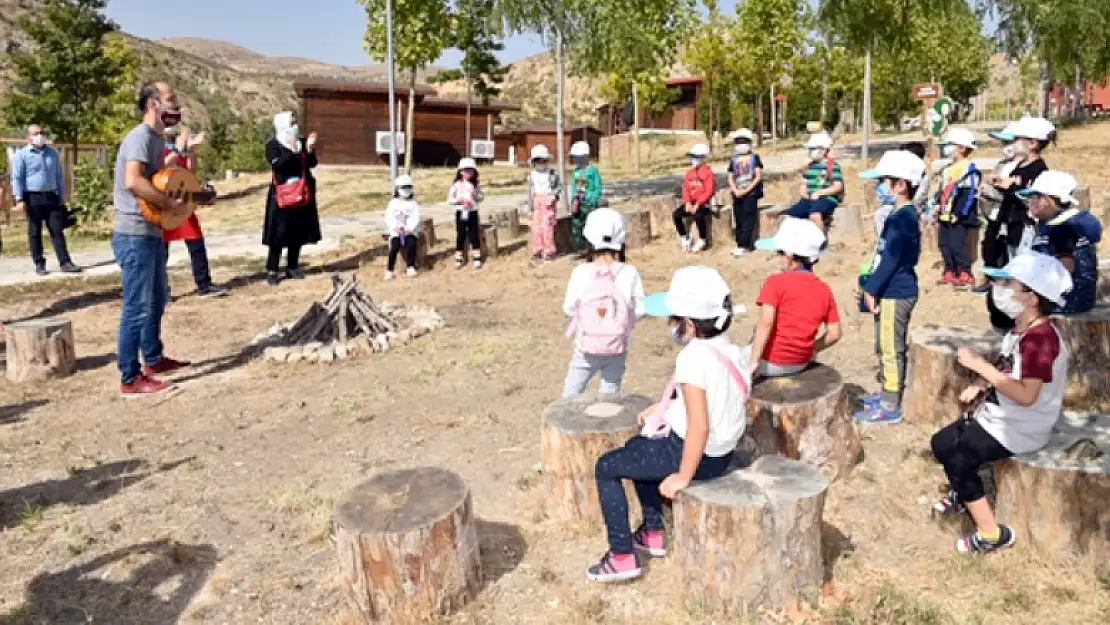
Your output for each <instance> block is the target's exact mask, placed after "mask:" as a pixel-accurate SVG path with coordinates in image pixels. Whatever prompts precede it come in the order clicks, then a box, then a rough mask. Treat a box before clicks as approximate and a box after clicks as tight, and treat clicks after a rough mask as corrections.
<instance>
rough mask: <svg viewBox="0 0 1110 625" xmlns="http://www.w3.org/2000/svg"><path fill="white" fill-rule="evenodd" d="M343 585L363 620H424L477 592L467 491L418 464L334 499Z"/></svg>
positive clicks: (477, 563) (450, 476)
mask: <svg viewBox="0 0 1110 625" xmlns="http://www.w3.org/2000/svg"><path fill="white" fill-rule="evenodd" d="M334 527H335V539H336V551H337V553H338V556H339V568H340V573H341V575H342V579H343V583H342V586H343V591H344V593H345V594H346V595H347V598H348V600H349V601H350V603H351V606H352V607H353V608H354V610H355V611H356V612H357V613H358V614H359V616H360V617H361V618H362V621H363V622H364V623H409V622H423V621H426V620H430V619H432V618H433V617H435V616H439V615H442V614H444V613H446V612H448V611H450V610H453V609H456V608H458V607H460V606H461V605H463V604H465V603H466V602H467V601H469V600H470V599H472V598H473V597H474V596H475V595H476V594H477V593H478V590H479V585H480V583H481V578H482V563H481V559H480V553H479V550H478V533H477V531H476V529H475V525H474V513H473V508H472V505H471V500H470V489H469V488H467V486H466V483H465V482H463V480H462V478H460V477H459V476H458V475H456V474H455V473H453V472H451V471H448V470H446V469H440V468H435V467H424V468H419V469H406V470H401V471H391V472H388V473H382V474H380V475H377V476H375V477H373V478H371V479H370V480H368V481H366V482H363V483H362V484H361V485H359V486H358V487H356V488H355V489H354V490H352V491H351V492H349V493H348V494H347V495H346V496H345V497H344V498H343V499H341V500H340V501H339V502H337V503H336V505H335V516H334Z"/></svg>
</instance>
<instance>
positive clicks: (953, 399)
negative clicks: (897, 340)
mask: <svg viewBox="0 0 1110 625" xmlns="http://www.w3.org/2000/svg"><path fill="white" fill-rule="evenodd" d="M1001 344H1002V335H1000V334H999V333H998V332H995V331H994V330H993V329H991V328H969V327H964V326H947V325H937V324H928V325H925V326H922V327H920V328H914V329H913V330H911V331H910V340H909V356H908V360H909V362H908V364H907V366H908V368H909V371H908V372H907V373H906V391H905V394H904V395H903V397H902V414H903V415H904V416H905V419H906V420H907V421H911V422H913V423H921V424H926V425H935V426H942V425H947V424H949V423H951V422H952V421H955V420H956V417H959V416H960V413H961V412H962V411H963V408H962V407H961V405H960V399H959V398H960V393H962V392H963V391H964V389H966V388H967V387H968V386H970V385H971V384H972V383H973V382H976V381H977V380H978V379H979V377H978V376H977V375H976V374H974V373H972V372H971V371H969V370H968V369H967V368H965V367H964V366H963V365H961V364H960V363H959V362H957V360H956V350H958V349H959V348H960V347H969V348H971V349H972V350H974V351H976V352H978V353H979V354H982V355H983V357H985V358H986V359H987V360H992V361H993V360H994V359H995V358H996V357H997V356H998V350H999V348H1000V347H1001Z"/></svg>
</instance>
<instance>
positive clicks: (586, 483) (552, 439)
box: [540, 393, 652, 523]
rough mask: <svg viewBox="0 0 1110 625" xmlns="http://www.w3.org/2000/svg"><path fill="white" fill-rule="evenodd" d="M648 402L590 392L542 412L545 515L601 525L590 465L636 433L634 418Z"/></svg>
mask: <svg viewBox="0 0 1110 625" xmlns="http://www.w3.org/2000/svg"><path fill="white" fill-rule="evenodd" d="M651 404H652V401H651V400H650V399H648V398H647V397H643V396H641V395H600V394H594V393H588V394H585V395H580V396H578V397H572V398H569V399H560V400H559V401H557V402H555V403H553V404H551V405H550V406H548V407H547V409H546V410H544V412H543V430H542V432H541V434H540V462H541V465H542V467H543V482H544V492H545V493H546V498H545V500H546V502H547V507H548V512H549V514H551V516H553V517H556V518H558V519H561V520H563V521H572V522H587V523H589V522H594V521H600V520H601V509H600V508H599V507H598V503H597V484H596V482H595V481H594V465H595V464H597V459H598V458H600V457H601V455H602V454H604V453H605V452H608V451H612V450H614V449H616V448H618V447H622V446H623V445H624V443H625V442H626V441H628V439H629V438H631V437H632V436H634V435H636V434H637V433H639V431H640V427H639V425H637V423H636V417H637V416H638V415H639V414H640V413H641V412H643V411H644V410H646V409H647V408H648V406H650V405H651Z"/></svg>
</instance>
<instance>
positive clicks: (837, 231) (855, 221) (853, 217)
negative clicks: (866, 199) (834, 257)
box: [829, 204, 864, 246]
mask: <svg viewBox="0 0 1110 625" xmlns="http://www.w3.org/2000/svg"><path fill="white" fill-rule="evenodd" d="M831 230H832V231H831V232H829V238H830V239H831V238H832V237H836V242H837V243H843V244H845V245H850V246H851V245H862V244H863V242H864V238H863V207H862V206H860V205H859V204H845V205H843V206H838V207H837V209H836V214H835V216H834V217H833V222H832V229H831Z"/></svg>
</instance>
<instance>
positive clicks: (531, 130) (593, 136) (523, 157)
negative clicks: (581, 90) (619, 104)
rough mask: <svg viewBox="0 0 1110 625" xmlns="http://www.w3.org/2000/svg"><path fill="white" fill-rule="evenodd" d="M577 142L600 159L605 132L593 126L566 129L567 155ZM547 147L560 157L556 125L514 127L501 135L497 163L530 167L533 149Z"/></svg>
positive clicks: (564, 141) (565, 143)
mask: <svg viewBox="0 0 1110 625" xmlns="http://www.w3.org/2000/svg"><path fill="white" fill-rule="evenodd" d="M576 141H585V142H586V143H589V144H590V155H591V156H593V157H594V158H597V155H598V150H599V149H600V147H601V131H600V130H598V129H597V128H594V127H593V126H563V150H564V154H565V153H566V152H569V151H570V146H571V145H573V144H574V143H575V142H576ZM541 144H542V145H545V146H547V149H548V150H550V151H551V155H552V156H556V155H557V150H558V145H559V142H558V139H557V135H556V128H555V124H535V125H532V126H523V127H520V128H514V129H512V130H510V131H506V132H503V133H499V134H498V135H497V160H498V161H499V162H512V163H515V164H517V165H527V164H528V158H529V156H531V152H532V148H534V147H536V146H537V145H541Z"/></svg>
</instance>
